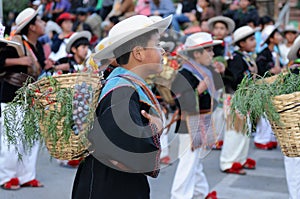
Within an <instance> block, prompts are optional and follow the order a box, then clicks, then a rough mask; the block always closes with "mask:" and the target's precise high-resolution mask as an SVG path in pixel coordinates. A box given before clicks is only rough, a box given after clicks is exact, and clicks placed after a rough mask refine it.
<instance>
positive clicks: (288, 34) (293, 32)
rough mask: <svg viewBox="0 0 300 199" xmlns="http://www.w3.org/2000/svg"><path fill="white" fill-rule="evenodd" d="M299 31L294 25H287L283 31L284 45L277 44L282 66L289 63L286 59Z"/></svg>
mask: <svg viewBox="0 0 300 199" xmlns="http://www.w3.org/2000/svg"><path fill="white" fill-rule="evenodd" d="M298 34H299V31H298V30H297V29H296V28H295V26H294V25H292V24H291V25H287V26H286V27H285V29H284V30H283V35H284V39H285V40H284V43H282V44H279V46H278V47H279V52H280V55H281V58H282V61H283V64H284V65H287V64H288V63H289V59H288V57H287V55H288V53H289V51H290V49H291V47H292V45H293V43H294V41H295V39H296V38H297V36H298Z"/></svg>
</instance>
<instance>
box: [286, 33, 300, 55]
mask: <svg viewBox="0 0 300 199" xmlns="http://www.w3.org/2000/svg"><path fill="white" fill-rule="evenodd" d="M299 50H300V36H298V37H297V38H296V39H295V41H294V43H293V45H292V47H291V49H290V51H289V53H288V56H287V57H288V59H289V60H290V61H293V60H295V59H297V58H299V57H298V56H297V55H298V52H299Z"/></svg>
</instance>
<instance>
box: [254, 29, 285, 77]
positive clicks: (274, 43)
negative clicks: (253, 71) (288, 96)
mask: <svg viewBox="0 0 300 199" xmlns="http://www.w3.org/2000/svg"><path fill="white" fill-rule="evenodd" d="M281 41H282V36H281V34H280V32H279V30H278V29H277V26H275V25H268V26H266V27H265V28H264V30H263V31H262V42H261V46H262V45H264V44H267V47H266V48H265V49H264V50H263V51H261V52H260V53H259V54H258V55H257V58H256V63H257V67H258V75H260V76H264V75H265V73H266V72H270V73H271V74H278V73H280V72H281V63H280V54H279V53H278V52H276V51H275V47H278V45H279V44H280V43H281Z"/></svg>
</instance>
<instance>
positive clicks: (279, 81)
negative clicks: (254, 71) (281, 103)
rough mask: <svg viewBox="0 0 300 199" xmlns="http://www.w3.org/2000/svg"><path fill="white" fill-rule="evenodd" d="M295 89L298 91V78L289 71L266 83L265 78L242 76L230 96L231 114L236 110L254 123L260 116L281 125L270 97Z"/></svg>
mask: <svg viewBox="0 0 300 199" xmlns="http://www.w3.org/2000/svg"><path fill="white" fill-rule="evenodd" d="M297 91H300V78H299V75H298V74H294V73H291V72H288V73H287V74H280V75H278V76H277V78H276V80H275V81H274V82H273V83H268V82H267V81H266V79H265V78H262V79H259V80H258V79H252V78H248V77H244V79H243V80H242V82H241V84H240V85H239V87H238V90H237V91H236V92H235V94H234V96H233V98H232V101H231V114H232V115H235V114H234V113H235V112H238V113H240V114H241V115H243V116H246V117H248V118H249V119H250V121H251V123H252V124H254V125H255V124H256V122H257V120H258V119H259V118H260V117H261V116H263V117H266V118H267V119H269V120H271V121H273V122H275V123H276V124H277V125H282V124H281V122H280V115H279V113H278V112H277V110H276V108H275V106H274V104H273V102H272V99H273V97H274V96H278V95H284V94H289V93H293V92H297Z"/></svg>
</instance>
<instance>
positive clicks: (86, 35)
mask: <svg viewBox="0 0 300 199" xmlns="http://www.w3.org/2000/svg"><path fill="white" fill-rule="evenodd" d="M80 38H86V39H87V40H88V41H90V40H91V38H92V34H91V33H90V32H89V31H80V32H75V33H73V34H72V36H71V37H70V39H69V41H68V43H67V45H66V52H67V53H71V47H72V45H73V44H74V42H75V41H76V40H78V39H80Z"/></svg>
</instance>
